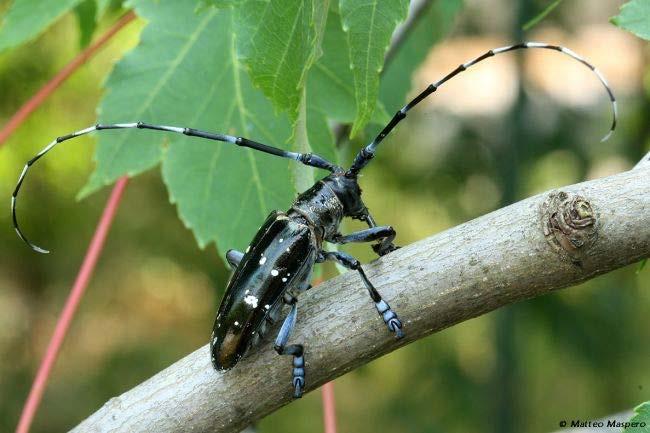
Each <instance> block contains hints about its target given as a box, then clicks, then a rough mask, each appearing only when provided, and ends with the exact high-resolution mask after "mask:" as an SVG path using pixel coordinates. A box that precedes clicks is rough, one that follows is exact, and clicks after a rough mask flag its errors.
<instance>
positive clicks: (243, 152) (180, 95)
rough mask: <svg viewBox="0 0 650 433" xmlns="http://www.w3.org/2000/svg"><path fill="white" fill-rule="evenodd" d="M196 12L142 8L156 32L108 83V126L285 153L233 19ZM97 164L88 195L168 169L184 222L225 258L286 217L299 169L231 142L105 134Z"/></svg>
mask: <svg viewBox="0 0 650 433" xmlns="http://www.w3.org/2000/svg"><path fill="white" fill-rule="evenodd" d="M194 4H195V2H193V1H191V0H182V1H174V2H157V1H155V0H139V1H137V2H135V5H136V10H137V13H138V15H140V16H142V17H143V18H145V19H146V20H147V21H148V22H149V24H148V26H147V27H146V28H145V30H144V32H143V34H142V36H141V42H140V44H139V45H138V47H137V48H136V49H135V50H134V51H132V52H131V53H129V54H128V55H127V56H125V57H124V58H123V59H122V60H121V61H120V62H119V63H118V64H117V65H116V67H115V70H114V71H113V72H112V73H111V75H110V77H109V79H108V81H107V94H106V96H105V97H104V100H103V101H102V103H101V107H100V118H101V121H102V122H106V123H109V122H132V121H137V120H142V121H147V122H152V123H162V124H170V125H180V126H191V127H195V128H201V129H207V130H210V131H215V132H224V133H230V134H234V135H241V136H245V137H248V138H251V139H254V140H257V141H261V142H264V143H266V144H269V145H275V146H278V147H284V148H286V147H287V144H286V141H287V139H288V138H289V136H290V124H289V122H288V119H287V118H286V116H278V115H276V114H275V112H274V110H273V107H272V105H271V103H270V102H269V101H268V100H267V99H266V98H265V97H264V95H263V94H262V93H261V92H260V91H259V90H256V89H254V88H253V86H252V84H251V83H250V80H249V78H248V74H247V73H246V71H245V70H244V68H243V65H242V64H241V62H240V61H239V60H238V58H237V55H236V50H235V42H236V41H235V33H234V31H233V13H232V12H231V11H230V10H228V9H215V8H210V9H206V10H205V11H204V12H203V13H199V14H196V13H195V12H194ZM170 29H173V31H170ZM165 149H166V150H165ZM96 157H97V171H96V173H95V174H94V175H93V178H94V180H93V181H92V182H91V183H90V184H89V186H88V187H87V188H86V189H85V191H84V193H88V192H91V191H93V190H94V189H96V188H97V187H98V186H99V185H102V184H106V183H109V182H112V181H114V180H115V179H116V178H118V177H120V176H122V175H124V174H135V173H139V172H141V171H143V170H145V169H147V168H151V167H153V166H155V165H156V164H157V163H158V162H161V161H162V164H163V167H162V171H163V178H164V181H165V183H166V184H167V187H168V189H169V193H170V197H171V200H172V201H173V202H175V203H176V204H177V205H178V210H179V214H180V217H181V219H182V220H183V222H184V223H185V224H186V225H187V226H188V227H189V228H191V229H192V230H193V232H194V235H195V236H196V238H197V240H198V243H199V244H200V245H201V246H204V245H206V244H208V243H209V242H212V241H216V242H217V243H218V244H219V247H220V248H219V250H220V252H221V253H222V254H225V251H226V250H227V249H228V248H240V249H241V248H245V246H246V244H247V242H248V241H249V240H250V239H251V238H252V236H253V234H254V232H255V230H256V229H257V227H258V225H259V224H260V223H261V221H263V220H264V218H265V217H266V215H267V214H268V212H270V211H271V210H272V209H286V208H288V206H289V204H290V203H291V200H292V198H293V197H294V189H293V187H292V185H291V180H290V175H289V171H288V169H287V168H288V164H292V163H293V162H291V161H287V160H285V159H280V158H277V157H274V156H270V155H266V154H261V153H259V152H253V151H251V150H248V149H243V148H239V147H237V146H232V145H230V144H228V143H218V142H210V141H206V140H201V139H196V138H189V137H184V136H182V135H177V134H163V133H156V132H147V131H142V130H128V131H124V130H122V131H104V132H102V133H100V142H99V146H98V150H97V155H96ZM305 170H309V168H305Z"/></svg>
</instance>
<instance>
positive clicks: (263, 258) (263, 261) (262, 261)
mask: <svg viewBox="0 0 650 433" xmlns="http://www.w3.org/2000/svg"><path fill="white" fill-rule="evenodd" d="M264 263H266V257H264V256H262V258H261V259H260V265H263V264H264Z"/></svg>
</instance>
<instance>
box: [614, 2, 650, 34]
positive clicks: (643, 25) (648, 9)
mask: <svg viewBox="0 0 650 433" xmlns="http://www.w3.org/2000/svg"><path fill="white" fill-rule="evenodd" d="M611 22H612V23H613V24H615V25H617V26H619V27H620V28H622V29H625V30H627V31H629V32H632V33H634V34H635V35H637V36H638V37H640V38H643V39H645V40H650V1H648V0H632V1H630V2H627V3H625V4H624V5H623V6H621V13H619V14H618V15H617V16H615V17H613V18H612V19H611Z"/></svg>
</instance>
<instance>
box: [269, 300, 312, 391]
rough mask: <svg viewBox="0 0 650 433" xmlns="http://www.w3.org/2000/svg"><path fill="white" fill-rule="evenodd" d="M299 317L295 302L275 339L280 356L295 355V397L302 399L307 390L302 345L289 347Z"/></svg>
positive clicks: (276, 349)
mask: <svg viewBox="0 0 650 433" xmlns="http://www.w3.org/2000/svg"><path fill="white" fill-rule="evenodd" d="M297 315H298V306H297V304H296V303H295V302H294V303H293V304H292V305H291V311H290V312H289V315H287V317H286V319H284V322H283V323H282V327H281V328H280V332H278V336H277V338H276V339H275V351H276V352H278V354H280V355H293V381H292V382H293V388H294V391H293V397H294V398H300V397H302V390H303V389H304V388H305V358H304V356H303V352H304V350H303V347H302V344H290V345H288V346H287V341H289V336H290V335H291V331H293V327H294V326H295V324H296V316H297Z"/></svg>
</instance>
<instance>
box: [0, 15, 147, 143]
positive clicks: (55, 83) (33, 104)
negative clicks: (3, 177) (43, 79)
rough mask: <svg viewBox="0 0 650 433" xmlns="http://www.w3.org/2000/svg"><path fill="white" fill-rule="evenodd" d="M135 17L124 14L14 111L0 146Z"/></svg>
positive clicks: (0, 131)
mask: <svg viewBox="0 0 650 433" xmlns="http://www.w3.org/2000/svg"><path fill="white" fill-rule="evenodd" d="M135 17H136V15H135V13H134V12H133V11H130V12H129V13H127V14H125V15H124V16H123V17H121V18H120V19H119V20H118V21H117V22H116V23H115V24H113V26H112V27H111V28H110V29H108V30H107V31H106V33H104V34H103V35H101V36H100V37H99V38H98V39H97V40H96V41H95V42H93V43H92V44H91V45H89V46H88V47H86V49H84V50H83V51H82V52H80V53H79V54H78V55H77V57H75V58H74V59H72V61H71V62H70V63H68V64H67V65H66V66H65V67H64V68H63V69H61V70H60V71H59V72H58V73H57V74H56V75H55V76H54V78H52V79H51V80H50V81H48V82H47V84H45V85H44V86H43V87H41V88H40V89H39V91H38V92H36V94H35V95H34V96H32V97H31V98H30V99H29V101H27V102H26V103H25V104H24V105H23V106H22V107H20V108H19V109H18V111H16V114H14V115H13V116H12V117H11V119H9V121H8V122H7V123H6V124H5V126H4V127H3V128H2V130H0V145H1V144H2V143H4V141H5V140H7V138H9V136H10V135H11V134H12V133H13V132H14V131H15V130H16V128H18V127H19V126H20V125H21V124H22V123H23V122H24V121H25V119H27V117H28V116H29V115H30V114H32V112H33V111H34V110H36V108H38V106H39V105H41V104H42V103H43V101H45V99H47V97H48V96H50V94H51V93H52V92H54V91H55V90H56V89H57V88H58V87H59V86H60V85H61V84H62V83H63V82H64V81H65V80H67V79H68V77H70V75H72V73H73V72H75V71H76V70H77V69H79V67H81V65H83V64H84V63H86V62H87V61H88V59H89V58H91V57H92V56H93V55H94V54H95V53H96V52H97V51H98V50H99V49H100V48H102V47H103V46H104V45H105V44H106V42H108V41H109V40H110V39H111V38H112V37H113V36H114V35H115V34H116V33H117V32H118V31H120V30H121V29H122V27H124V26H125V25H127V24H128V23H130V22H131V21H133V20H134V19H135Z"/></svg>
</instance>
